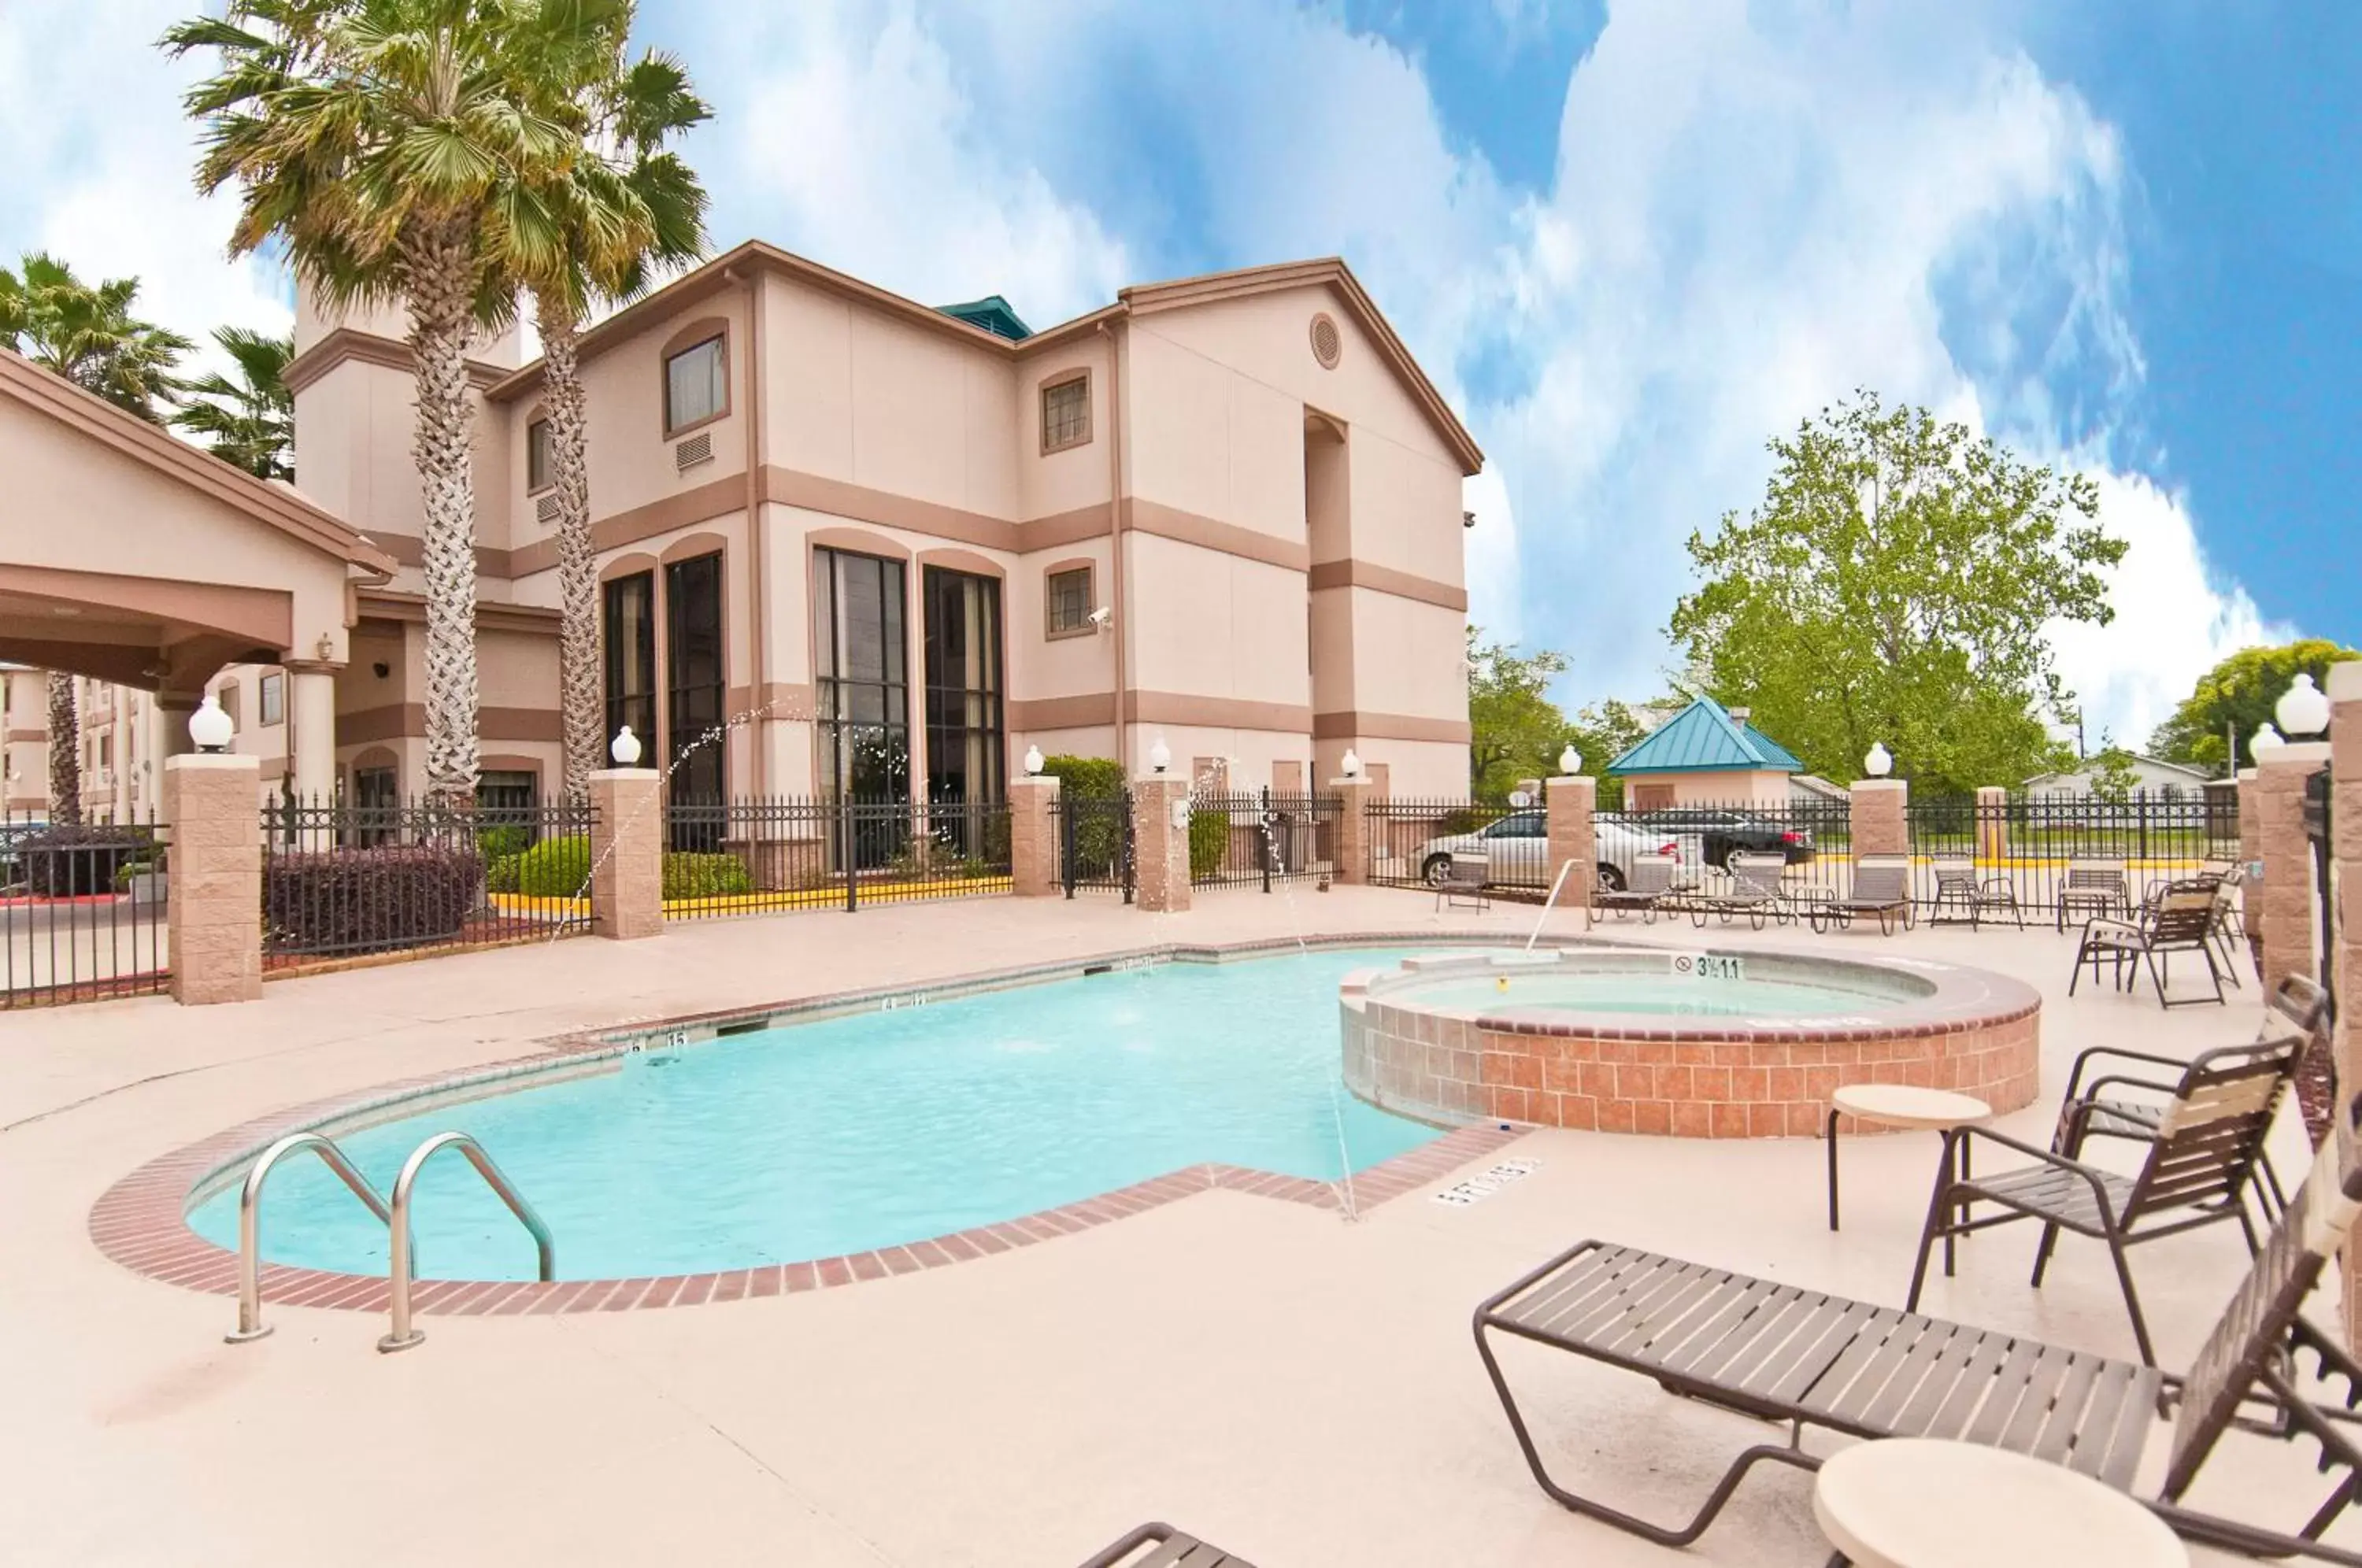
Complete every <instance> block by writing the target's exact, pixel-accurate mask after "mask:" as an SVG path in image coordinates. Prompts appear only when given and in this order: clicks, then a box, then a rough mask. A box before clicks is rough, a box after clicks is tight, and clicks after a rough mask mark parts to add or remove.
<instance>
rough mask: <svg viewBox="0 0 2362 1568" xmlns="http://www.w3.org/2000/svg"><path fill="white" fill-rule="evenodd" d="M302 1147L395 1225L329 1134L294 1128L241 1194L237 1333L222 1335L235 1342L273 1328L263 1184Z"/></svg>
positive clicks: (262, 1158) (260, 1160)
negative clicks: (267, 1299)
mask: <svg viewBox="0 0 2362 1568" xmlns="http://www.w3.org/2000/svg"><path fill="white" fill-rule="evenodd" d="M298 1149H309V1150H311V1151H312V1152H313V1153H314V1154H317V1155H319V1156H320V1159H321V1161H322V1162H323V1163H324V1164H325V1165H327V1167H328V1168H329V1169H330V1170H332V1171H334V1172H336V1173H337V1176H339V1177H341V1178H342V1179H343V1181H344V1184H345V1185H346V1186H347V1187H350V1188H352V1191H353V1196H354V1197H355V1198H359V1199H360V1200H361V1201H362V1202H363V1203H364V1204H367V1205H368V1206H369V1211H370V1213H372V1214H374V1215H376V1216H377V1217H378V1218H379V1219H380V1220H383V1221H385V1223H386V1224H387V1225H389V1226H391V1225H392V1223H393V1214H392V1210H391V1209H388V1208H387V1206H386V1201H385V1199H384V1198H381V1197H379V1196H378V1191H377V1188H375V1187H371V1186H370V1184H369V1178H368V1177H367V1176H363V1175H361V1173H360V1172H359V1170H358V1169H356V1168H355V1167H354V1165H353V1163H352V1162H351V1161H350V1160H348V1159H347V1158H345V1152H344V1151H343V1150H342V1149H339V1148H337V1145H336V1143H335V1141H334V1140H333V1139H331V1138H329V1137H327V1136H326V1134H324V1133H319V1132H290V1133H289V1134H288V1135H287V1136H286V1137H284V1138H281V1139H280V1140H279V1142H277V1143H273V1144H271V1145H270V1147H269V1148H268V1149H265V1150H263V1151H262V1153H261V1154H259V1155H257V1156H255V1161H254V1165H252V1167H250V1168H249V1169H248V1171H247V1173H246V1182H245V1185H244V1186H242V1187H239V1189H238V1194H237V1332H236V1333H232V1334H224V1335H223V1336H222V1338H223V1339H224V1340H225V1341H226V1342H229V1343H231V1344H234V1345H239V1344H245V1343H248V1342H250V1341H254V1340H259V1339H261V1338H262V1337H263V1336H264V1335H266V1334H268V1333H270V1326H269V1325H268V1324H266V1323H264V1322H263V1320H262V1184H263V1182H264V1181H265V1180H266V1179H268V1178H269V1176H270V1171H271V1167H273V1166H274V1165H278V1163H279V1161H280V1159H281V1157H282V1156H284V1155H287V1154H293V1153H294V1152H295V1151H296V1150H298Z"/></svg>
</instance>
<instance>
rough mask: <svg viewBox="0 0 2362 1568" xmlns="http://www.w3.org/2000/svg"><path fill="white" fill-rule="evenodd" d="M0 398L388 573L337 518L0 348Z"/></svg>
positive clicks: (388, 563)
mask: <svg viewBox="0 0 2362 1568" xmlns="http://www.w3.org/2000/svg"><path fill="white" fill-rule="evenodd" d="M0 397H6V398H7V399H9V400H10V401H12V402H15V403H21V404H23V405H24V406H26V407H28V408H30V409H32V410H33V411H34V412H36V413H39V414H45V415H47V416H48V417H50V418H51V419H54V420H56V421H57V422H58V423H59V424H61V425H65V426H67V427H68V428H69V429H72V430H74V431H76V432H78V433H80V434H82V435H84V436H89V437H90V438H91V439H93V440H94V441H97V442H98V443H100V444H101V445H102V446H105V447H112V448H114V449H115V450H116V451H118V452H121V453H123V454H124V455H125V456H127V457H128V458H133V459H135V460H137V461H138V462H141V463H144V464H146V465H147V466H148V467H149V468H150V469H155V470H156V471H157V472H159V473H161V474H163V475H164V476H165V477H166V478H168V479H171V480H175V481H177V482H179V483H182V484H185V485H187V486H189V487H190V488H191V489H193V490H195V491H200V492H202V493H204V494H205V495H208V496H210V497H212V498H213V499H214V500H215V501H218V502H222V503H223V504H225V505H226V506H229V507H232V508H234V509H236V510H237V511H238V512H241V513H245V514H246V515H247V516H248V517H251V518H253V519H255V520H256V521H257V522H259V523H266V524H268V525H270V526H271V527H274V528H276V529H278V530H279V531H280V532H281V533H282V534H286V535H288V536H292V537H293V538H294V539H296V540H298V541H299V542H301V543H303V544H305V545H309V546H310V547H313V548H314V549H315V550H319V551H322V552H324V553H325V554H327V555H332V556H335V557H337V558H339V559H341V560H344V561H346V562H347V563H348V564H350V565H352V566H356V567H359V568H360V569H362V570H363V571H365V572H368V573H370V574H371V575H373V576H375V577H377V578H379V579H381V580H383V579H385V578H388V577H391V576H392V574H393V571H394V568H395V566H396V564H397V563H396V562H395V560H394V558H392V556H389V555H387V554H386V553H385V552H384V551H383V550H381V549H379V548H378V547H377V546H376V545H374V544H372V543H371V542H370V540H369V538H368V537H367V536H365V535H362V534H360V533H359V532H358V531H356V530H355V529H353V528H352V527H351V526H349V525H347V524H346V523H345V522H344V521H342V520H341V519H339V518H337V517H336V516H334V515H332V514H331V513H326V512H324V511H322V510H321V509H320V508H319V507H317V506H315V505H314V504H313V503H312V502H308V501H306V500H304V498H303V496H302V495H300V494H299V493H297V492H296V491H293V490H292V489H288V488H285V487H282V486H280V485H275V484H270V483H267V482H265V481H264V480H259V479H257V478H255V477H254V476H253V475H252V474H250V473H248V472H247V471H246V470H245V469H241V468H238V467H237V466H235V465H233V464H230V463H226V462H224V461H222V460H221V459H220V458H216V457H215V456H214V455H213V454H212V453H211V452H206V451H203V450H200V449H199V448H197V447H193V446H191V445H189V443H187V442H186V441H182V440H179V439H176V438H175V437H173V436H170V435H168V434H166V433H165V431H164V430H163V429H161V428H160V426H157V425H150V424H149V423H148V422H147V421H146V420H144V419H141V418H139V417H138V415H137V414H127V413H125V412H124V411H123V410H122V409H119V408H117V407H116V406H115V405H114V404H113V403H108V402H107V401H106V400H105V399H104V398H99V397H94V396H92V395H91V394H90V393H89V392H84V391H83V389H82V388H80V387H78V386H75V385H74V384H73V383H72V381H67V380H66V379H65V378H64V377H63V376H60V375H53V374H51V373H50V371H48V370H43V369H41V368H40V367H39V366H38V365H35V364H33V363H31V362H30V361H29V360H27V359H24V358H23V357H22V356H20V355H18V354H16V353H14V352H13V351H10V350H8V349H5V348H0Z"/></svg>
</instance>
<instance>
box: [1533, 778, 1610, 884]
mask: <svg viewBox="0 0 2362 1568" xmlns="http://www.w3.org/2000/svg"><path fill="white" fill-rule="evenodd" d="M1543 799H1544V800H1545V801H1547V802H1548V804H1549V807H1550V810H1549V813H1548V814H1549V817H1550V885H1551V887H1553V888H1556V887H1557V886H1558V878H1559V871H1560V868H1561V867H1565V866H1568V865H1572V866H1573V867H1574V869H1573V870H1572V871H1570V872H1568V873H1567V874H1566V875H1567V880H1568V882H1569V884H1570V885H1569V886H1568V887H1567V889H1565V890H1564V891H1562V892H1561V893H1560V894H1559V901H1560V902H1561V903H1562V904H1564V905H1565V906H1566V907H1568V908H1569V909H1578V908H1579V909H1586V910H1587V909H1589V908H1590V907H1591V894H1592V890H1593V889H1595V888H1596V887H1597V886H1598V882H1599V874H1598V873H1597V872H1596V871H1595V870H1593V869H1592V867H1595V866H1596V865H1597V864H1598V862H1599V846H1598V838H1597V834H1595V833H1594V832H1593V831H1592V826H1591V812H1592V809H1593V807H1595V805H1597V804H1598V801H1599V780H1598V779H1596V778H1565V777H1561V778H1553V779H1551V781H1550V783H1549V784H1548V785H1547V786H1545V793H1544V796H1543Z"/></svg>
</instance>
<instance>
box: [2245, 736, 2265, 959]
mask: <svg viewBox="0 0 2362 1568" xmlns="http://www.w3.org/2000/svg"><path fill="white" fill-rule="evenodd" d="M2256 796H2257V774H2256V770H2255V769H2254V768H2252V767H2242V768H2241V769H2239V924H2240V926H2241V928H2242V929H2244V930H2245V931H2246V933H2247V951H2248V952H2249V953H2250V954H2251V955H2253V956H2254V958H2255V961H2256V972H2257V974H2261V973H2263V968H2264V877H2263V867H2264V835H2263V830H2262V827H2261V825H2260V817H2259V815H2258V813H2259V812H2260V811H2261V810H2262V808H2261V807H2260V806H2259V805H2258V804H2257V799H2256Z"/></svg>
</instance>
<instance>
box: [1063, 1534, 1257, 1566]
mask: <svg viewBox="0 0 2362 1568" xmlns="http://www.w3.org/2000/svg"><path fill="white" fill-rule="evenodd" d="M1144 1549H1147V1550H1144ZM1081 1568H1254V1564H1253V1563H1252V1562H1248V1561H1247V1560H1246V1559H1245V1558H1243V1557H1233V1556H1231V1554H1230V1553H1229V1552H1227V1551H1223V1550H1222V1549H1221V1548H1220V1547H1218V1546H1209V1545H1207V1544H1206V1543H1205V1542H1204V1541H1202V1540H1198V1539H1197V1538H1196V1537H1194V1536H1187V1535H1183V1534H1182V1533H1181V1532H1180V1531H1179V1530H1176V1529H1174V1528H1173V1527H1172V1526H1171V1525H1169V1524H1144V1525H1142V1526H1141V1527H1140V1528H1139V1529H1135V1530H1132V1531H1131V1533H1130V1534H1128V1535H1126V1536H1125V1537H1124V1538H1123V1539H1122V1540H1119V1541H1117V1542H1115V1543H1114V1544H1113V1545H1111V1546H1109V1547H1108V1548H1107V1550H1106V1551H1101V1552H1099V1553H1098V1555H1097V1556H1094V1557H1092V1558H1090V1559H1089V1560H1088V1561H1087V1562H1084V1563H1082V1564H1081Z"/></svg>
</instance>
